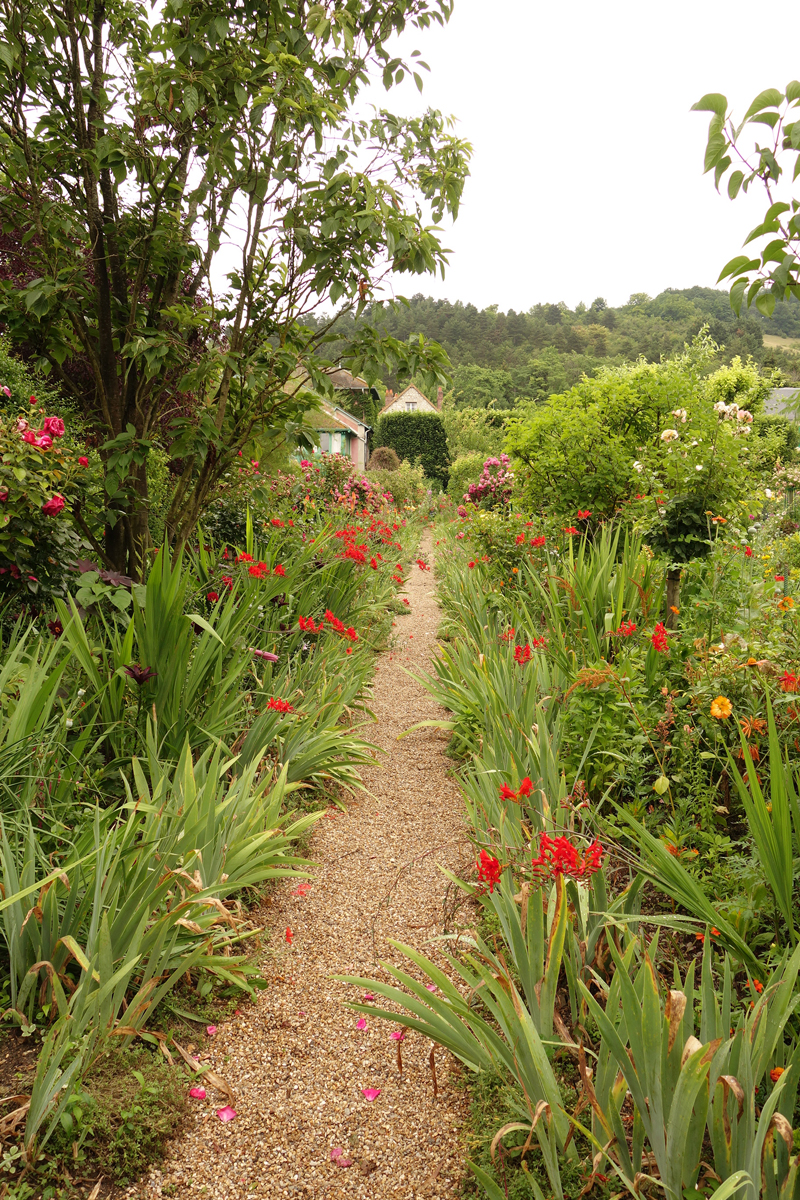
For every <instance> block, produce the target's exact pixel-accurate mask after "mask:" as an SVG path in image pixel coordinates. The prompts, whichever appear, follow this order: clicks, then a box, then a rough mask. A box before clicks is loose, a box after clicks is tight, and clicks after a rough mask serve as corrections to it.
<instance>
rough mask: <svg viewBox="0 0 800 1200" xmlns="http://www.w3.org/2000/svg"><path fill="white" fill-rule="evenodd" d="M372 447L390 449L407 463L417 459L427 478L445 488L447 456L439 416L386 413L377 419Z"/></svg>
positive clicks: (447, 475)
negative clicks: (389, 447) (438, 482)
mask: <svg viewBox="0 0 800 1200" xmlns="http://www.w3.org/2000/svg"><path fill="white" fill-rule="evenodd" d="M375 446H376V448H377V447H378V446H391V447H392V449H394V450H396V451H397V454H398V455H399V456H400V458H404V459H407V460H408V462H410V463H413V462H415V461H416V460H417V459H419V461H420V462H421V463H422V469H423V471H424V472H425V474H426V475H427V477H428V478H429V479H439V480H441V482H442V485H443V486H447V480H448V478H449V474H450V453H449V451H448V449H447V434H446V433H445V429H444V425H443V423H442V418H441V417H440V415H439V413H432V412H408V413H406V412H402V413H386V414H385V415H384V416H382V417H380V418H379V419H378V424H377V428H376V430H375Z"/></svg>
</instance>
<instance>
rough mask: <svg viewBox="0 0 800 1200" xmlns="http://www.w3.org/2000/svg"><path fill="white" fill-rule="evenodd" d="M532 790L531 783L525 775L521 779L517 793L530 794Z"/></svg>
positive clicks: (521, 794)
mask: <svg viewBox="0 0 800 1200" xmlns="http://www.w3.org/2000/svg"><path fill="white" fill-rule="evenodd" d="M532 791H533V783H532V781H531V780H530V779H529V778H528V776H527V775H526V776H525V778H524V779H523V781H522V783H521V784H520V785H519V792H518V793H517V794H518V795H519V796H530V794H531V792H532Z"/></svg>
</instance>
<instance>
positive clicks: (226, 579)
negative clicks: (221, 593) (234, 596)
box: [222, 575, 233, 591]
mask: <svg viewBox="0 0 800 1200" xmlns="http://www.w3.org/2000/svg"><path fill="white" fill-rule="evenodd" d="M222 582H223V583H224V584H225V587H226V588H227V589H228V591H230V590H231V588H232V587H233V576H232V575H223V576H222Z"/></svg>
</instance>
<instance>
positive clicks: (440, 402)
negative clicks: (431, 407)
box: [436, 387, 444, 412]
mask: <svg viewBox="0 0 800 1200" xmlns="http://www.w3.org/2000/svg"><path fill="white" fill-rule="evenodd" d="M443 404H444V390H443V389H442V388H441V387H440V388H439V390H438V392H437V393H436V407H437V408H438V410H439V412H441V411H442V405H443Z"/></svg>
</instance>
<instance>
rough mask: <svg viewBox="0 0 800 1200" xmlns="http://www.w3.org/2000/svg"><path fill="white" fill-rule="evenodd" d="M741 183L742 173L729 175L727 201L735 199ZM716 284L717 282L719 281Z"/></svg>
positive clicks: (737, 172) (742, 179)
mask: <svg viewBox="0 0 800 1200" xmlns="http://www.w3.org/2000/svg"><path fill="white" fill-rule="evenodd" d="M743 181H744V171H734V172H733V174H732V175H731V177H730V179H729V180H728V197H729V199H731V200H735V199H736V197H737V196H738V195H739V189H740V188H741V186H742V183H743ZM721 278H722V276H721V275H720V279H721ZM717 282H719V280H718V281H717Z"/></svg>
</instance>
